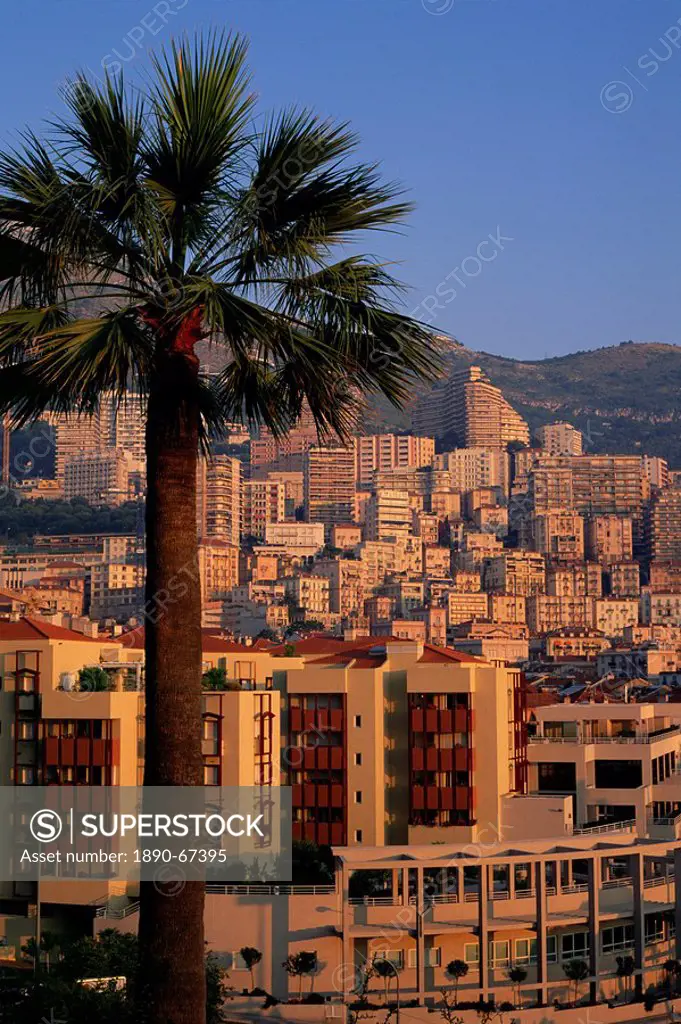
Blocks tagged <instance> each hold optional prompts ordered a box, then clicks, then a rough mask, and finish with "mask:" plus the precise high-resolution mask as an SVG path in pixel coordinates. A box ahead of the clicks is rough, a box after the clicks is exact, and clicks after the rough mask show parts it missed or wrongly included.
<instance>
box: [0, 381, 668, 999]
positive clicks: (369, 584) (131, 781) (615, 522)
mask: <svg viewBox="0 0 681 1024" xmlns="http://www.w3.org/2000/svg"><path fill="white" fill-rule="evenodd" d="M49 426H50V428H51V430H52V434H51V435H50V436H52V437H53V438H54V444H55V457H54V467H55V471H54V478H53V479H43V478H31V479H25V480H23V481H19V480H17V479H16V478H14V475H13V474H10V475H11V477H12V479H11V486H12V487H13V491H12V493H13V494H18V495H20V499H19V500H20V501H21V502H31V501H32V500H35V499H36V498H38V497H42V498H44V497H45V496H46V495H49V496H50V498H52V499H56V498H64V499H67V500H74V499H81V500H84V501H86V502H87V503H88V504H90V505H91V506H95V507H97V506H116V505H120V504H122V503H125V502H128V501H130V500H135V499H136V498H139V496H140V495H143V494H144V488H145V461H144V431H143V416H142V408H141V405H140V400H139V398H137V397H136V396H134V395H129V396H128V397H127V398H126V400H125V402H123V403H117V402H115V401H114V400H113V397H110V398H109V399H106V397H105V399H104V401H102V403H101V406H100V410H99V413H98V415H97V416H96V417H93V418H88V419H84V418H77V417H75V418H74V417H72V416H66V415H55V416H52V417H51V418H50V422H49ZM413 426H414V430H413V433H403V434H363V433H356V434H355V435H354V436H353V437H352V438H351V439H350V440H349V441H348V442H347V443H340V442H336V443H333V442H332V441H329V440H320V437H319V435H318V432H317V429H316V426H315V424H314V421H313V420H312V417H310V416H305V415H304V416H303V418H302V420H301V421H300V423H299V424H298V425H297V426H296V427H295V429H293V430H292V431H291V432H290V433H289V434H288V435H287V436H286V437H284V438H280V439H277V438H275V437H274V436H273V435H271V434H270V433H269V432H268V431H266V430H261V431H259V432H258V433H257V434H252V433H250V432H249V431H248V430H246V429H244V428H242V427H239V426H238V425H236V424H235V425H234V426H233V427H232V428H230V431H229V433H228V436H227V438H226V440H223V441H221V442H220V443H219V444H216V445H215V451H214V452H213V453H212V456H211V457H210V458H208V459H203V460H202V461H201V462H200V467H199V473H198V522H197V534H198V537H199V572H200V581H201V593H202V601H203V630H202V632H203V670H204V726H203V744H202V753H203V762H204V768H203V772H204V783H205V785H207V786H218V785H220V786H230V785H250V786H256V787H272V786H280V785H281V786H290V787H291V794H292V804H293V810H292V814H293V819H292V827H293V838H294V840H295V841H296V842H297V843H298V844H299V845H298V850H299V856H303V854H302V853H301V850H302V851H304V850H307V854H306V856H307V857H308V858H309V857H310V850H317V851H318V852H317V854H315V855H314V857H315V858H316V859H314V860H313V861H312V862H310V863H306V865H305V867H304V868H301V866H300V865H299V866H298V867H297V868H296V869H295V871H294V873H296V872H297V874H296V878H295V880H294V883H293V884H292V885H291V886H283V887H280V888H279V889H278V890H277V892H278V894H280V895H277V896H272V895H271V892H272V890H271V889H268V890H267V892H268V893H269V894H270V895H269V897H267V898H266V896H265V889H264V888H263V886H262V885H260V884H255V883H254V884H252V885H251V886H249V885H248V884H247V881H246V879H244V881H243V883H242V884H240V885H239V884H237V883H236V882H235V883H233V884H231V885H225V886H222V887H215V886H213V887H212V888H211V887H210V886H209V890H208V895H207V900H208V903H207V911H206V914H207V918H206V920H207V922H208V923H207V940H208V942H209V944H210V946H211V948H212V949H215V950H218V951H219V952H220V954H221V955H222V956H223V957H224V958H225V959H226V961H227V964H226V965H227V966H228V968H229V970H230V977H231V979H232V982H234V981H237V982H238V981H239V979H240V977H241V975H240V972H241V971H244V970H247V968H248V965H247V959H248V953H246V958H244V956H243V955H242V953H241V950H242V949H245V950H248V949H249V948H251V947H252V948H255V949H256V950H259V951H262V956H261V959H260V960H259V961H258V965H257V968H256V977H257V985H258V988H259V989H262V990H263V991H264V992H266V993H274V994H276V995H277V996H278V997H279V998H282V997H283V996H284V995H285V994H286V993H287V992H288V991H289V985H290V991H291V992H292V994H293V993H295V989H296V987H297V986H298V981H297V980H295V972H294V974H293V976H289V975H288V974H287V970H288V968H287V966H286V964H287V963H288V964H289V967H290V958H291V957H293V958H295V957H296V956H298V957H300V956H302V955H304V954H306V953H308V952H310V950H309V946H310V942H309V941H308V940H307V939H305V938H302V939H296V933H297V931H298V930H299V929H302V930H303V931H305V932H306V931H307V930H308V929H309V928H311V927H312V928H314V930H315V932H317V931H318V934H319V938H318V939H317V940H315V944H314V946H315V948H314V954H315V958H314V965H313V966H312V967H310V970H309V973H310V976H312V975H314V976H315V981H314V987H315V992H316V993H317V995H318V996H319V998H322V997H323V998H325V999H331V998H335V999H340V998H342V997H345V998H346V999H348V1000H351V999H352V998H353V992H355V986H356V983H357V980H356V977H355V975H354V973H352V972H350V973H347V972H346V975H344V976H343V977H344V979H345V980H344V981H343V983H342V984H341V985H340V986H339V982H338V979H339V977H341V974H342V971H341V966H342V964H343V963H347V962H348V961H350V962H352V963H354V964H356V965H357V968H358V970H359V969H360V968H361V966H362V964H365V965H367V964H368V965H371V964H374V963H376V962H378V961H377V958H378V960H380V961H381V962H382V961H383V960H384V959H386V958H387V959H388V961H389V963H390V964H391V965H392V967H391V970H394V971H395V972H399V974H400V986H401V991H402V993H403V998H408V999H413V1000H414V1004H415V1005H423V1004H425V1003H428V1002H432V1001H433V999H435V997H436V996H437V994H438V993H439V992H440V990H442V989H443V987H446V986H447V985H448V984H451V977H450V975H451V971H450V968H451V966H452V964H454V963H456V964H458V965H459V966H457V967H456V970H457V971H460V973H461V976H460V979H459V980H458V981H457V988H458V991H459V997H460V999H461V1001H462V1003H463V1004H464V1005H465V1004H466V1002H468V1003H470V1004H472V1003H474V1002H476V1001H477V1000H479V999H482V1000H487V999H489V998H490V997H496V1000H497V1003H503V1002H504V1001H506V1002H515V1003H517V1005H521V1004H522V1003H523V1001H532V1000H534V999H535V998H537V999H539V1001H540V1002H541V1003H543V1004H546V1003H549V1004H550V1003H551V1002H552V1001H553V1000H555V999H557V1000H558V1001H559V1002H565V1003H567V1002H568V1001H569V999H570V988H569V986H570V985H571V984H572V982H571V981H570V980H569V979H570V973H569V971H570V966H569V965H570V964H574V963H575V962H580V963H582V964H583V965H584V966H583V968H582V969H583V972H584V979H585V984H584V993H583V994H584V995H586V994H587V993H588V992H589V990H590V994H591V997H592V998H594V999H596V998H599V997H603V996H605V997H612V996H614V995H616V994H617V993H618V992H619V991H621V988H622V984H623V981H622V974H621V970H620V972H619V973H618V966H617V963H618V961H617V958H618V957H619V958H620V960H621V959H622V957H623V956H626V957H628V958H630V961H631V975H632V978H633V981H632V985H634V986H635V987H636V990H637V991H641V992H642V991H643V989H644V988H648V987H649V986H650V984H651V983H653V982H654V981H656V980H658V979H663V978H664V977H665V976H666V975H665V971H667V972H668V971H669V968H668V967H665V964H668V962H669V961H672V960H674V959H675V929H676V922H677V916H678V913H679V909H678V905H677V904H676V903H675V898H674V894H673V893H674V865H675V862H676V860H678V857H679V856H680V855H681V850H680V849H679V846H678V843H677V842H676V840H677V839H678V837H679V829H680V828H681V788H680V787H681V781H679V779H680V778H681V777H680V776H679V770H680V769H681V760H680V759H679V754H680V750H681V746H680V742H681V741H680V738H679V737H680V736H681V701H680V700H679V698H678V694H679V692H681V691H680V690H679V683H680V682H681V486H680V485H681V473H678V472H676V471H675V470H674V469H673V468H671V467H669V466H668V465H667V463H666V462H665V461H664V460H663V459H661V458H656V457H648V456H646V455H617V456H609V455H590V454H589V452H588V448H587V450H585V442H586V443H587V444H588V438H585V437H584V436H583V435H582V434H581V433H580V432H579V431H578V430H576V429H575V428H574V427H573V426H571V425H570V424H569V423H566V422H556V423H550V424H548V425H546V426H544V427H542V428H541V429H540V430H539V432H538V435H537V436H536V437H532V438H531V437H530V431H529V429H528V426H527V424H526V423H525V422H524V420H523V419H522V418H521V417H520V416H519V415H518V414H517V412H515V410H514V409H513V408H512V407H511V406H510V405H509V403H508V402H507V401H506V400H505V398H504V396H503V392H502V390H501V389H500V388H499V387H497V386H496V385H495V384H494V383H492V382H491V381H490V380H489V379H488V378H487V377H486V375H485V374H483V373H482V371H481V370H480V369H479V368H477V367H471V368H469V369H468V368H467V369H466V370H465V371H462V372H460V373H455V374H454V375H452V376H451V377H449V378H447V379H446V380H445V381H442V382H440V384H439V386H438V388H437V389H436V390H435V391H433V392H429V393H428V394H427V395H425V396H424V397H423V398H421V399H420V400H419V401H418V402H417V404H416V407H415V409H414V413H413ZM454 445H455V446H454ZM10 469H11V467H10ZM144 564H145V555H144V533H143V530H142V531H141V532H140V531H139V530H138V531H137V532H134V533H129V534H120V533H118V534H114V533H110V534H106V533H102V534H99V535H97V534H82V535H78V534H69V535H49V534H47V535H36V536H34V537H33V541H32V543H31V544H30V545H24V546H13V545H12V542H11V540H9V541H8V542H7V543H6V544H5V545H4V546H3V549H2V554H1V555H0V584H1V586H2V594H1V606H2V615H3V621H0V650H1V652H2V659H3V678H4V683H5V687H4V689H5V693H4V697H3V705H2V721H3V728H2V734H1V739H0V744H1V746H0V750H1V751H2V754H1V756H0V763H1V764H2V765H3V776H4V777H3V780H2V781H3V784H5V785H18V786H26V785H29V786H30V785H33V784H43V785H54V784H57V785H64V786H70V785H90V786H98V785H108V786H127V785H136V784H137V783H138V782H140V781H141V771H142V762H141V759H140V749H141V747H140V742H141V735H142V733H141V728H142V726H141V720H140V714H139V702H140V699H141V697H142V693H143V687H144V656H143V649H144V628H145V622H147V621H148V620H150V619H151V620H153V617H154V616H159V615H163V614H164V611H165V609H166V607H167V605H168V604H169V603H172V602H173V601H174V600H175V599H176V598H175V597H174V595H173V593H172V592H169V593H168V592H167V593H165V594H158V595H156V597H155V600H152V601H151V602H149V601H148V600H147V601H146V603H145V595H144V588H143V577H144ZM38 695H39V696H38ZM676 708H678V711H677V710H675V709H676ZM433 844H437V845H435V846H433ZM328 847H331V848H332V849H333V851H334V854H335V856H336V858H337V862H336V864H335V865H334V862H333V861H328V858H326V859H325V855H324V854H323V853H322V852H319V851H323V850H324V849H328ZM334 873H335V876H334ZM63 884H64V883H63V882H60V881H45V882H43V883H42V886H41V890H42V891H41V897H40V898H41V901H42V904H43V909H42V923H43V927H45V928H46V929H48V930H49V931H52V932H55V933H56V934H59V933H60V932H61V931H63V930H64V929H65V928H66V929H67V930H68V929H69V928H71V927H72V926H73V925H72V919H71V914H72V912H73V905H74V903H76V904H77V905H78V906H79V907H80V908H81V911H82V910H83V909H84V908H88V909H89V914H88V915H86V916H87V918H88V919H89V922H90V923H89V925H88V927H90V928H92V929H93V932H94V934H99V933H100V932H101V931H102V930H105V929H108V928H110V927H114V928H117V929H119V930H120V929H123V930H124V931H125V932H131V931H132V932H134V931H135V929H136V916H137V909H138V904H137V901H136V895H135V889H134V886H132V887H131V886H128V887H126V886H125V885H121V884H120V883H114V882H112V883H111V884H110V885H109V886H108V887H107V886H106V885H104V886H103V883H101V882H100V883H96V882H85V883H81V885H80V887H79V888H78V889H76V890H74V889H73V887H70V888H68V894H67V896H66V897H64V896H62V895H61V893H62V891H63ZM16 888H17V887H16V886H15V890H14V891H13V892H12V893H11V894H10V893H9V892H8V893H7V894H6V897H5V900H4V910H5V914H4V916H3V918H2V919H1V922H2V926H3V928H4V934H5V945H4V946H3V947H1V948H0V955H2V956H3V959H5V960H7V959H8V958H14V957H16V958H17V959H19V960H20V959H21V958H22V955H23V954H22V949H24V950H25V948H26V943H27V942H28V940H29V939H30V936H31V928H32V923H31V915H32V913H34V912H35V907H33V908H32V899H33V897H32V895H31V894H29V893H22V892H20V891H16ZM19 888H20V887H19ZM285 894H286V895H285ZM322 894H323V900H322V902H323V903H324V906H321V907H320V906H319V903H320V898H321V896H322ZM277 899H279V900H281V901H284V906H285V910H284V911H283V912H284V913H285V915H287V917H286V920H287V921H288V924H287V925H286V927H285V931H288V933H289V935H290V938H289V943H288V949H287V950H284V949H282V948H281V946H280V945H277V943H278V942H280V941H281V940H280V939H279V940H278V939H277V937H276V935H275V931H274V929H275V923H274V919H273V917H271V915H273V914H274V910H273V907H272V900H275V901H276V900H277ZM498 901H504V902H503V904H500V903H499V902H498ZM327 904H328V905H327ZM500 908H502V909H503V914H502V915H501V916H500V915H499V914H498V912H497V911H498V909H500ZM419 921H421V922H422V926H419V924H418V922H419ZM303 922H304V928H303ZM327 933H328V934H327ZM301 934H302V931H301ZM287 957H288V958H289V960H287ZM282 963H283V966H281V965H282ZM627 964H629V960H627ZM299 966H300V965H299ZM452 969H454V968H452ZM627 969H629V968H627ZM448 971H450V973H449V974H448ZM513 971H515V972H516V973H515V974H513V975H512V974H511V973H510V972H513ZM339 972H340V973H339ZM511 976H513V977H515V979H516V981H515V982H513V981H511V980H509V979H510V978H511ZM287 978H288V980H287ZM384 981H385V969H384V970H383V973H381V972H380V970H378V969H377V971H376V974H375V976H374V977H373V978H370V979H368V980H367V983H366V984H367V993H368V994H369V996H371V998H374V999H378V993H380V990H381V989H382V987H383V985H384ZM516 986H517V991H516ZM238 987H239V986H238V985H237V988H238ZM235 1002H239V1000H233V1001H232V1003H235ZM248 1002H249V1000H248V999H246V1004H248ZM379 1002H380V1000H379ZM230 1005H232V1004H230ZM242 1009H243V1007H242Z"/></svg>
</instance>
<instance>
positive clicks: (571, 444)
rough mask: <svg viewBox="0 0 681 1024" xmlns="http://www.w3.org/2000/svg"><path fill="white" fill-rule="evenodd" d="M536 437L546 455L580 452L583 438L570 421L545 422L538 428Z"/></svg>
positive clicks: (579, 453)
mask: <svg viewBox="0 0 681 1024" xmlns="http://www.w3.org/2000/svg"><path fill="white" fill-rule="evenodd" d="M537 437H538V439H539V444H540V446H541V448H542V451H543V452H544V453H545V454H546V455H581V454H582V451H583V441H584V438H583V437H582V434H581V431H579V430H577V429H576V428H575V427H573V426H572V424H571V423H547V424H546V425H545V426H543V427H540V428H539V430H538V431H537Z"/></svg>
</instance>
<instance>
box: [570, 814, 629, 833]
mask: <svg viewBox="0 0 681 1024" xmlns="http://www.w3.org/2000/svg"><path fill="white" fill-rule="evenodd" d="M635 831H636V819H635V818H631V819H629V820H627V821H611V822H609V823H608V824H607V825H585V826H584V827H583V828H574V829H573V830H572V834H573V836H599V835H601V834H604V833H606V832H635Z"/></svg>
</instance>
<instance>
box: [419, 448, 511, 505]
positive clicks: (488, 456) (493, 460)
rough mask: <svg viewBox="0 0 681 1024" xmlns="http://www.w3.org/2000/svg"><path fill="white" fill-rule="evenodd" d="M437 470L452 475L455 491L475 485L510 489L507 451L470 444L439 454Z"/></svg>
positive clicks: (452, 484)
mask: <svg viewBox="0 0 681 1024" xmlns="http://www.w3.org/2000/svg"><path fill="white" fill-rule="evenodd" d="M433 468H434V470H440V471H443V470H444V471H446V472H447V473H448V474H449V487H450V488H451V489H452V490H453V491H460V492H461V493H464V492H466V491H473V490H475V489H476V488H481V487H489V488H499V489H500V491H501V492H502V493H504V494H505V493H507V492H508V485H509V476H510V462H509V455H508V453H507V452H506V451H502V450H499V449H498V448H494V447H492V448H490V447H481V446H476V447H472V446H468V447H465V448H456V449H455V450H454V451H451V452H444V453H442V454H441V455H436V456H435V458H434V459H433Z"/></svg>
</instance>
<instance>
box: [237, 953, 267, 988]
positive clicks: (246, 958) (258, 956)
mask: <svg viewBox="0 0 681 1024" xmlns="http://www.w3.org/2000/svg"><path fill="white" fill-rule="evenodd" d="M239 953H240V954H241V959H242V960H243V962H244V963H245V964H246V967H248V969H249V971H250V972H251V991H253V989H254V988H255V977H254V975H253V968H254V967H256V966H257V965H258V964H259V963H260V961H261V960H262V953H261V952H260V950H259V949H256V948H255V946H242V947H241V949H240V950H239Z"/></svg>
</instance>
